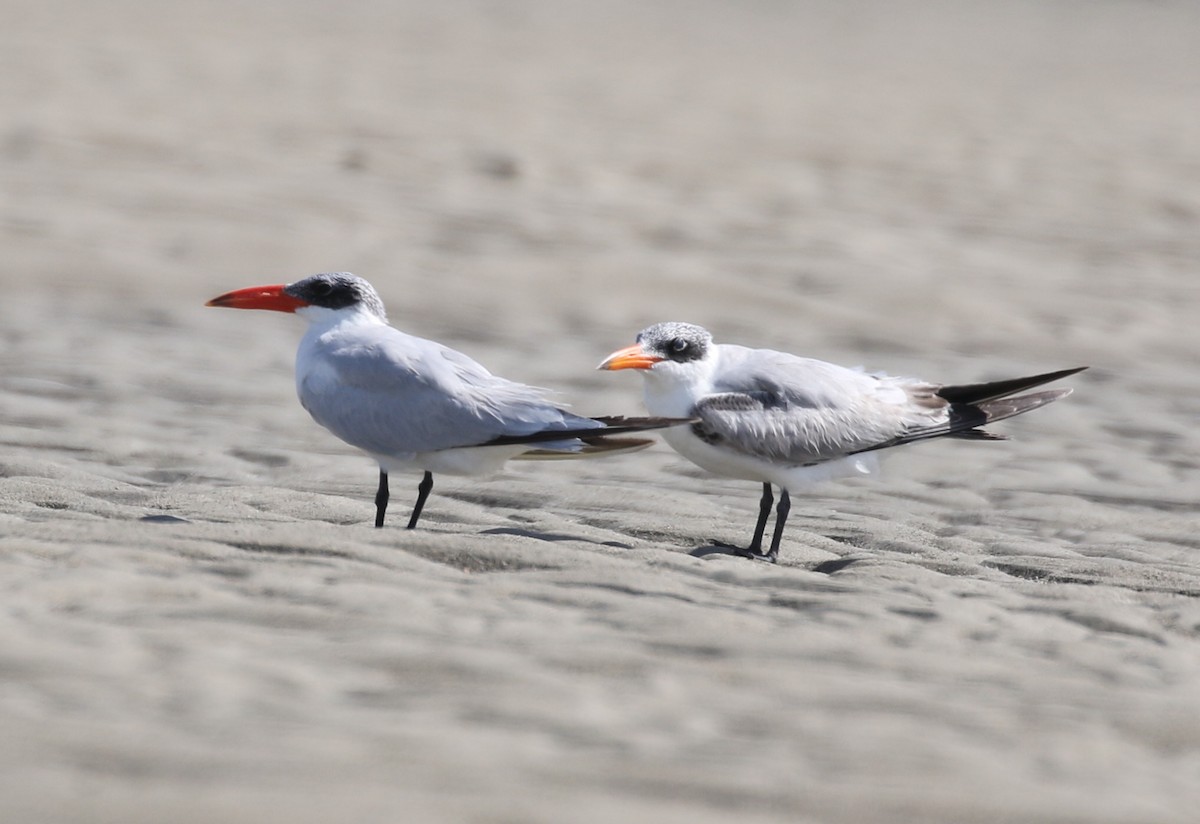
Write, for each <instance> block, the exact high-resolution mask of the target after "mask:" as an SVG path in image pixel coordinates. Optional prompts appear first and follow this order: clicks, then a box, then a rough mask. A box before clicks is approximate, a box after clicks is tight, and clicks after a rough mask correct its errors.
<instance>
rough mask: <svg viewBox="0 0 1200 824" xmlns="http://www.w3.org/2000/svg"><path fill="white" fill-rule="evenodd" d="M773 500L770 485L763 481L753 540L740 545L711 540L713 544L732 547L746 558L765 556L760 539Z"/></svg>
mask: <svg viewBox="0 0 1200 824" xmlns="http://www.w3.org/2000/svg"><path fill="white" fill-rule="evenodd" d="M785 494H786V493H785ZM774 502H775V499H774V497H773V496H772V495H771V485H770V484H768V483H764V484H763V494H762V499H761V500H759V502H758V523H756V524H755V525H754V540H752V541H751V542H750V546H748V547H740V546H735V545H733V544H727V543H725V542H724V541H713V544H714V545H716V546H719V547H724V548H725V549H732V550H734V552H735V553H736V554H738V555H744V556H746V557H747V558H757V559H759V560H762V559H764V558H766V557H767V556H765V555H763V554H762V539H763V534H764V533H765V532H766V531H767V518H769V517H771V504H772V503H774Z"/></svg>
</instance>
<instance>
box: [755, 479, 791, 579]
mask: <svg viewBox="0 0 1200 824" xmlns="http://www.w3.org/2000/svg"><path fill="white" fill-rule="evenodd" d="M779 491H780V493H781V494H780V496H779V508H778V509H776V510H775V534H774V535H772V536H771V548H770V549H769V550H767V554H766V555H764V556H762V557H763V560H765V561H770V562H771V563H775V562H776V561H777V560H779V542H780V541H781V540H783V525H784V524H786V523H787V517H788V513H789V512H791V511H792V499H791V498H789V497H788V491H787V490H786V489H784V488H783V487H780V489H779Z"/></svg>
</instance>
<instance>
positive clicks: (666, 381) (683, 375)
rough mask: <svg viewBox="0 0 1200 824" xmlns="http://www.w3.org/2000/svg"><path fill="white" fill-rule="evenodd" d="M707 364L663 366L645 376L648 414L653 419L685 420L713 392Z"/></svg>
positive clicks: (709, 369)
mask: <svg viewBox="0 0 1200 824" xmlns="http://www.w3.org/2000/svg"><path fill="white" fill-rule="evenodd" d="M711 371H712V370H711V368H710V364H708V363H690V364H662V365H659V366H656V367H655V368H654V369H653V370H651V371H649V372H647V373H645V375H644V377H645V381H646V383H645V387H644V388H645V399H646V411H648V412H649V413H650V414H651V415H665V416H668V417H685V416H687V415H690V414H692V409H693V408H694V407H695V405H696V401H698V400H699V399H700V398H702V397H704V396H705V395H707V394H709V393H710V392H712V374H711Z"/></svg>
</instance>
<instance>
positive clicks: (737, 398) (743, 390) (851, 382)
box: [692, 346, 947, 465]
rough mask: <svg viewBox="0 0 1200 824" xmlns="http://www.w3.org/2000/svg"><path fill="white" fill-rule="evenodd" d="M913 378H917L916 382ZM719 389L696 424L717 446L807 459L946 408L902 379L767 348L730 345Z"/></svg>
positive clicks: (902, 428) (929, 418) (881, 439)
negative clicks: (918, 396) (919, 397)
mask: <svg viewBox="0 0 1200 824" xmlns="http://www.w3.org/2000/svg"><path fill="white" fill-rule="evenodd" d="M908 383H910V384H912V382H908ZM714 390H716V391H714V392H713V393H712V394H709V395H706V396H705V397H703V398H701V399H700V400H699V401H698V402H697V403H696V406H695V409H694V414H695V415H696V416H697V417H699V418H700V421H699V423H696V424H694V425H693V427H692V431H693V432H694V433H695V434H696V435H697V436H698V437H699V438H701V439H702V440H704V441H706V442H707V443H710V444H712V445H714V446H717V447H720V448H725V449H730V450H733V451H736V452H741V453H744V454H749V455H754V456H756V457H760V458H764V459H766V460H770V461H775V462H780V463H786V464H791V465H802V464H808V463H819V462H821V461H825V460H830V459H832V458H837V457H841V456H843V455H846V454H849V453H852V452H859V451H862V450H864V449H869V448H871V447H872V446H875V445H876V444H882V443H886V442H889V441H892V440H894V439H896V438H897V437H899V436H900V435H902V434H903V433H904V432H906V431H908V430H910V429H912V428H913V427H917V426H928V425H930V424H932V423H933V422H935V421H937V420H938V419H939V418H942V417H944V416H945V412H944V407H945V406H946V405H947V404H946V402H945V401H942V400H940V399H938V401H937V402H936V403H930V404H927V405H922V404H921V403H919V402H914V393H913V392H911V391H910V388H909V387H906V386H905V383H904V382H902V379H893V378H880V377H875V376H873V375H869V374H866V373H864V372H861V371H857V370H854V369H847V368H845V367H841V366H837V365H835V364H831V363H825V362H824V361H818V360H812V359H809V358H798V357H796V356H794V355H788V354H786V353H783V352H774V351H771V350H766V349H744V348H742V347H731V346H724V347H722V352H721V362H720V365H719V369H718V372H717V376H716V381H715V382H714Z"/></svg>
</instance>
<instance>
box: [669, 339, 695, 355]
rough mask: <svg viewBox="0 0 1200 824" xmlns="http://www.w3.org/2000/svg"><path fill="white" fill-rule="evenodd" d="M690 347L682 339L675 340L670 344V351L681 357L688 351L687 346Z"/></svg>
mask: <svg viewBox="0 0 1200 824" xmlns="http://www.w3.org/2000/svg"><path fill="white" fill-rule="evenodd" d="M690 345H691V344H689V343H688V342H687V341H686V340H684V339H683V338H675V339H674V340H673V341H671V343H670V347H671V351H672V352H673V353H674V354H676V355H682V354H683V353H684V352H686V351H687V350H688V346H690Z"/></svg>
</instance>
